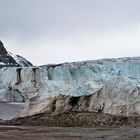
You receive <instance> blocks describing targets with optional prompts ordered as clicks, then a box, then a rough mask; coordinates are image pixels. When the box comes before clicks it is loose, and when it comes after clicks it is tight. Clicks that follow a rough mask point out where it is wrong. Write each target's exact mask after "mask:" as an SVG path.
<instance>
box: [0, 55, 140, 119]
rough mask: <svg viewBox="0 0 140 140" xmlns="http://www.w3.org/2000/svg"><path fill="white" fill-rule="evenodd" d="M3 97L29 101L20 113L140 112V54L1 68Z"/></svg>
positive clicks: (5, 99)
mask: <svg viewBox="0 0 140 140" xmlns="http://www.w3.org/2000/svg"><path fill="white" fill-rule="evenodd" d="M0 99H1V100H3V101H27V102H26V107H25V108H24V110H23V111H22V112H21V116H26V115H33V114H36V113H40V112H44V111H46V112H51V111H54V112H60V111H62V112H63V111H67V110H69V109H74V110H76V111H83V110H84V111H90V112H92V111H93V112H95V111H98V110H99V109H102V111H103V112H104V113H110V114H115V115H120V114H121V115H140V58H139V57H136V58H120V59H102V60H96V61H85V62H75V63H64V64H60V65H47V66H42V67H28V68H15V67H14V68H2V69H1V70H0Z"/></svg>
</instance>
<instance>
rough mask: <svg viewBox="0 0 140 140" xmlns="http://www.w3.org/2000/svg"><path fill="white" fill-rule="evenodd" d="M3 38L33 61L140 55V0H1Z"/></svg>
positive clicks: (0, 14) (55, 61) (6, 42)
mask: <svg viewBox="0 0 140 140" xmlns="http://www.w3.org/2000/svg"><path fill="white" fill-rule="evenodd" d="M0 39H1V40H2V42H3V43H4V44H5V47H6V48H7V49H8V50H9V51H11V52H13V53H17V54H20V55H22V56H24V57H26V58H27V59H28V60H30V61H31V62H32V63H33V64H35V65H42V64H48V63H61V62H66V61H81V60H91V59H98V58H108V57H126V56H140V0H0Z"/></svg>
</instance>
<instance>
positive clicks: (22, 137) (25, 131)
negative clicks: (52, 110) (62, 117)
mask: <svg viewBox="0 0 140 140" xmlns="http://www.w3.org/2000/svg"><path fill="white" fill-rule="evenodd" d="M0 140H140V128H139V127H136V128H131V127H120V128H82V127H18V126H0Z"/></svg>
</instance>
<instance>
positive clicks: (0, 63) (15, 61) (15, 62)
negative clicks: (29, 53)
mask: <svg viewBox="0 0 140 140" xmlns="http://www.w3.org/2000/svg"><path fill="white" fill-rule="evenodd" d="M20 66H23V67H28V66H32V64H31V63H30V62H29V61H27V60H26V59H25V58H23V57H21V56H19V55H14V54H12V53H10V52H8V51H7V50H6V49H5V47H4V45H3V43H2V42H1V41H0V68H2V67H20Z"/></svg>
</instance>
